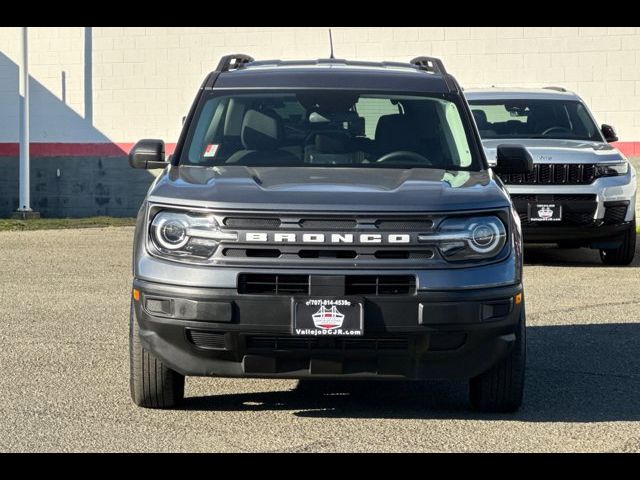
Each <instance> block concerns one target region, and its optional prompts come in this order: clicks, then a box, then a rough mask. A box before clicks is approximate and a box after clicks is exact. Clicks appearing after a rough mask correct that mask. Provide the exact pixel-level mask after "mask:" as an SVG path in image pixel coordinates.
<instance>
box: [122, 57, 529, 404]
mask: <svg viewBox="0 0 640 480" xmlns="http://www.w3.org/2000/svg"><path fill="white" fill-rule="evenodd" d="M129 161H130V164H131V166H132V167H134V168H163V171H162V173H161V174H160V175H159V176H158V177H157V178H156V180H155V181H154V182H153V184H152V185H151V187H150V189H149V192H148V195H147V197H146V199H145V200H144V202H143V204H142V207H141V208H140V212H139V215H138V219H137V226H136V233H135V241H134V254H133V274H134V280H133V292H132V297H133V298H132V303H131V315H130V367H131V370H130V380H131V395H132V398H133V401H134V402H135V403H136V404H137V405H140V406H144V407H156V408H167V407H173V406H176V405H178V404H179V403H180V402H181V401H182V400H183V396H184V382H185V376H191V375H194V376H224V377H260V378H295V379H302V380H303V381H307V380H313V379H327V378H332V379H335V378H339V379H345V380H352V379H354V380H355V379H363V378H379V379H416V380H418V379H425V378H439V379H449V378H457V379H466V380H469V392H470V400H471V403H472V405H473V406H474V407H475V408H477V409H479V410H483V411H513V410H516V409H517V408H518V407H519V406H520V404H521V401H522V392H523V384H524V369H525V301H524V294H523V288H522V245H521V233H520V223H519V219H518V216H517V214H516V212H515V211H514V209H513V207H512V205H511V202H510V200H509V195H508V193H507V191H506V190H505V188H504V187H503V185H502V183H501V182H500V181H498V180H497V179H496V177H495V176H494V173H493V170H492V169H491V168H489V166H488V165H487V161H486V159H485V154H484V151H483V149H482V144H481V142H480V137H479V135H478V131H477V129H476V127H475V124H474V122H473V118H472V115H471V111H470V110H469V106H468V104H467V102H466V101H465V98H464V96H463V94H462V91H461V88H460V87H459V85H458V83H457V82H456V80H455V79H454V78H453V77H452V76H451V75H449V74H448V73H447V72H446V70H445V68H444V66H443V65H442V62H440V60H438V59H434V58H428V57H419V58H416V59H414V60H412V61H411V62H409V63H390V62H382V63H368V62H356V61H346V60H337V59H327V60H314V61H280V60H273V61H261V62H259V61H254V60H253V59H252V58H251V57H248V56H246V55H230V56H226V57H223V58H222V60H221V61H220V64H219V65H218V67H217V68H216V70H215V71H214V72H212V73H211V74H209V75H208V76H207V78H206V79H205V80H204V82H203V84H202V87H201V88H200V89H199V91H198V92H197V95H196V98H195V101H194V103H193V106H192V108H191V110H190V112H189V114H188V116H187V117H186V119H185V122H184V128H183V131H182V134H181V136H180V138H179V141H178V143H177V146H176V149H175V152H174V154H173V155H172V156H171V157H170V158H168V159H165V152H164V143H163V142H162V141H161V140H142V141H140V142H138V143H137V144H136V145H135V146H134V148H133V149H132V151H131V152H130V156H129ZM531 168H532V160H531V157H530V156H529V154H528V152H527V151H526V149H524V148H523V147H520V146H517V145H516V146H509V145H504V146H500V147H498V164H497V166H496V168H495V169H496V170H497V171H500V172H503V173H509V174H526V173H528V172H529V171H530V170H531Z"/></svg>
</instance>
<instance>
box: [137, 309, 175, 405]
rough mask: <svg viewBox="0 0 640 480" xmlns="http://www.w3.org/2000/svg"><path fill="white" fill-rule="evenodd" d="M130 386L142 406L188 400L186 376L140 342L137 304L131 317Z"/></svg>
mask: <svg viewBox="0 0 640 480" xmlns="http://www.w3.org/2000/svg"><path fill="white" fill-rule="evenodd" d="M129 385H130V389H131V399H132V400H133V403H135V404H136V405H138V406H139V407H147V408H171V407H175V406H177V405H180V403H182V400H183V399H184V375H180V374H179V373H178V372H176V371H175V370H171V369H170V368H169V367H167V366H166V365H165V364H164V362H162V360H160V359H159V358H157V357H156V356H155V355H153V354H152V353H151V352H149V351H148V350H146V349H145V348H144V347H143V346H142V345H141V344H140V329H139V327H138V321H137V319H136V314H135V310H134V308H133V304H131V314H130V316H129Z"/></svg>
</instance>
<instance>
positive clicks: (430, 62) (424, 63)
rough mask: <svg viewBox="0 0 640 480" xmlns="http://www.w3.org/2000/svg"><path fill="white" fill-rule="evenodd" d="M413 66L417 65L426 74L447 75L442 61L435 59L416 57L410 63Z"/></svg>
mask: <svg viewBox="0 0 640 480" xmlns="http://www.w3.org/2000/svg"><path fill="white" fill-rule="evenodd" d="M409 63H410V64H411V65H415V66H416V67H418V68H419V69H420V70H424V71H425V72H431V73H435V74H437V75H446V74H447V70H446V69H445V68H444V64H443V63H442V60H440V59H439V58H435V57H416V58H414V59H413V60H411V61H410V62H409Z"/></svg>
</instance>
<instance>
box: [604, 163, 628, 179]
mask: <svg viewBox="0 0 640 480" xmlns="http://www.w3.org/2000/svg"><path fill="white" fill-rule="evenodd" d="M628 171H629V162H626V161H623V162H618V163H598V164H596V177H615V176H617V175H626V174H627V172H628Z"/></svg>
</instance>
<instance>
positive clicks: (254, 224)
mask: <svg viewBox="0 0 640 480" xmlns="http://www.w3.org/2000/svg"><path fill="white" fill-rule="evenodd" d="M223 224H224V225H225V227H229V228H240V229H254V228H255V229H258V228H263V229H267V230H274V229H277V228H279V227H280V224H281V220H280V219H279V218H272V217H255V218H254V217H251V218H250V217H226V218H225V219H224V221H223Z"/></svg>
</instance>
